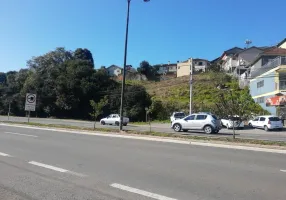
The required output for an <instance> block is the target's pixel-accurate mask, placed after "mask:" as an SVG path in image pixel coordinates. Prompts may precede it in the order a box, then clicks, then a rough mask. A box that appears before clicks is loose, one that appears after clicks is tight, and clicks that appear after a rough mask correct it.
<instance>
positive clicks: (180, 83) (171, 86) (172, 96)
mask: <svg viewBox="0 0 286 200" xmlns="http://www.w3.org/2000/svg"><path fill="white" fill-rule="evenodd" d="M230 81H231V78H230V77H229V76H227V75H226V74H223V73H211V72H209V73H202V74H197V75H194V76H193V106H194V109H199V110H202V109H204V107H209V104H210V102H211V101H210V100H212V99H213V97H214V95H215V94H214V90H215V89H216V87H217V86H218V85H219V84H227V83H229V82H230ZM189 83H190V77H189V76H184V77H179V78H172V79H170V80H164V81H160V82H148V81H146V82H141V84H142V85H143V86H144V87H145V88H146V90H147V92H148V93H149V94H150V95H151V96H152V98H153V99H156V100H160V101H162V103H163V104H171V105H173V107H175V108H176V109H179V110H188V109H189V95H190V93H189V92H190V86H189Z"/></svg>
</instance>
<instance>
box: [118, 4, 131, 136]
mask: <svg viewBox="0 0 286 200" xmlns="http://www.w3.org/2000/svg"><path fill="white" fill-rule="evenodd" d="M127 2H128V5H127V20H126V33H125V47H124V66H123V74H122V86H121V103H120V127H119V129H120V131H122V126H123V104H124V92H125V72H126V62H127V47H128V30H129V12H130V2H131V0H128V1H127Z"/></svg>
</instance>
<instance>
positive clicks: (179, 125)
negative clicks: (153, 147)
mask: <svg viewBox="0 0 286 200" xmlns="http://www.w3.org/2000/svg"><path fill="white" fill-rule="evenodd" d="M172 128H173V129H174V131H176V132H180V131H184V132H187V131H188V130H203V131H204V132H205V133H207V134H211V133H218V132H219V130H220V129H221V122H220V120H218V118H217V117H216V116H215V115H213V114H210V113H194V114H192V115H189V116H187V117H185V118H183V119H178V120H175V121H173V122H172Z"/></svg>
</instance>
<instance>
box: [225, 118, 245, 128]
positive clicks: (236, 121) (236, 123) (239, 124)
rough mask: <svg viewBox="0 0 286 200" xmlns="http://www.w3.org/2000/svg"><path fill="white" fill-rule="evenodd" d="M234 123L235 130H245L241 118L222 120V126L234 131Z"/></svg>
mask: <svg viewBox="0 0 286 200" xmlns="http://www.w3.org/2000/svg"><path fill="white" fill-rule="evenodd" d="M233 122H234V128H238V129H243V128H244V122H243V121H242V120H241V119H240V117H239V116H233V117H231V116H230V117H229V118H228V119H221V124H222V126H224V127H226V128H228V129H232V128H233Z"/></svg>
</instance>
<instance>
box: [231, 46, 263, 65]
mask: <svg viewBox="0 0 286 200" xmlns="http://www.w3.org/2000/svg"><path fill="white" fill-rule="evenodd" d="M252 49H256V50H257V52H253V53H249V54H242V53H244V52H247V51H249V50H252ZM262 52H263V50H262V49H260V48H259V47H256V46H252V47H249V48H247V49H244V50H242V51H241V52H239V53H237V54H235V55H239V56H240V57H241V58H242V59H243V60H245V61H246V62H247V63H250V62H252V61H253V60H254V59H255V58H256V57H257V56H258V55H259V54H260V53H262Z"/></svg>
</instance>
